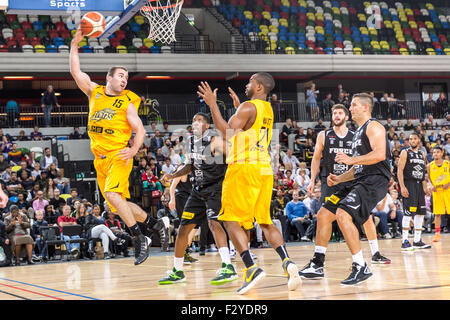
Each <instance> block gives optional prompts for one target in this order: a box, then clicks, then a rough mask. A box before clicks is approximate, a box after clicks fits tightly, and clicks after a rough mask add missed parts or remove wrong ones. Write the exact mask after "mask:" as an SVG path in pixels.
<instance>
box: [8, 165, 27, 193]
mask: <svg viewBox="0 0 450 320" xmlns="http://www.w3.org/2000/svg"><path fill="white" fill-rule="evenodd" d="M5 182H6V181H5ZM6 190H7V191H8V193H9V196H10V197H11V196H17V194H18V193H19V192H22V191H23V190H24V189H23V187H22V185H21V184H20V181H19V179H18V178H17V172H14V171H13V172H11V179H10V180H9V181H7V182H6Z"/></svg>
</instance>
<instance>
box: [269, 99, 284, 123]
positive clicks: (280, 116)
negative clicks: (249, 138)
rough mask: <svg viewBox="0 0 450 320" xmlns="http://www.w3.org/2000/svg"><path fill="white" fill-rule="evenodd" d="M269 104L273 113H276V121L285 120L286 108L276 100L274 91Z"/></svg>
mask: <svg viewBox="0 0 450 320" xmlns="http://www.w3.org/2000/svg"><path fill="white" fill-rule="evenodd" d="M270 104H271V105H272V109H273V110H274V112H275V114H276V115H278V121H285V120H286V110H285V108H284V106H283V105H282V104H281V103H280V101H279V100H278V96H277V95H276V94H275V93H274V94H272V99H271V100H270Z"/></svg>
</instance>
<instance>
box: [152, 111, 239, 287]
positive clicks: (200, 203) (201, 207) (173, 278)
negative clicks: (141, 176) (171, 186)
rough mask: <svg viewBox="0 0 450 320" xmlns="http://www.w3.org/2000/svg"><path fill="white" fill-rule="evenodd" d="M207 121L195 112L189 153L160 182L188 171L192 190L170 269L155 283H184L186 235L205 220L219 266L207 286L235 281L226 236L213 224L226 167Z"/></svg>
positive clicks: (220, 145)
mask: <svg viewBox="0 0 450 320" xmlns="http://www.w3.org/2000/svg"><path fill="white" fill-rule="evenodd" d="M209 126H210V119H209V116H208V115H207V114H204V113H201V112H200V113H197V114H196V115H195V116H194V119H193V123H192V130H193V133H194V134H193V135H192V136H191V137H190V138H189V148H190V152H189V154H188V155H187V161H186V162H185V164H184V165H182V166H181V167H180V168H178V169H177V171H176V172H175V173H173V174H166V175H164V177H163V179H162V180H163V181H164V180H172V179H174V178H177V177H181V176H184V175H186V174H188V173H190V172H192V174H193V176H194V181H193V188H192V191H191V194H190V195H189V198H188V199H187V201H186V205H185V206H184V209H183V214H182V216H181V227H180V229H179V231H178V237H177V240H176V241H175V256H174V267H173V270H172V271H171V272H169V274H168V276H167V277H165V278H163V279H161V280H159V284H174V283H180V282H185V281H186V277H185V275H184V272H183V260H184V252H185V250H186V247H187V242H188V236H189V234H190V233H191V231H192V229H194V227H195V226H196V225H201V224H202V222H203V221H204V219H206V218H207V219H208V225H209V228H210V230H211V233H212V234H213V237H214V240H215V242H216V244H217V247H218V248H219V254H220V257H221V259H222V266H221V268H220V269H219V271H218V275H217V276H216V277H215V278H213V279H212V280H211V284H213V285H220V284H224V283H227V282H231V281H234V280H236V279H237V274H236V272H235V270H234V267H233V265H232V264H231V260H230V252H229V249H228V245H227V235H226V233H225V230H224V229H223V228H222V226H221V224H220V223H219V222H218V221H217V218H218V216H219V212H220V208H221V207H222V204H221V201H222V199H221V198H222V182H223V179H224V176H225V171H226V169H227V165H226V164H225V159H224V154H225V153H224V143H223V139H222V137H219V136H214V135H213V134H212V132H211V131H210V130H209Z"/></svg>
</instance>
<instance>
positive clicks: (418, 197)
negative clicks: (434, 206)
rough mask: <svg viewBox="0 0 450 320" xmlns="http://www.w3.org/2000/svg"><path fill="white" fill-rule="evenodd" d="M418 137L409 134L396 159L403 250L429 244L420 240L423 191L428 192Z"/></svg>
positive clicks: (424, 247)
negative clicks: (410, 237)
mask: <svg viewBox="0 0 450 320" xmlns="http://www.w3.org/2000/svg"><path fill="white" fill-rule="evenodd" d="M419 143H420V138H419V135H418V134H417V133H411V134H410V135H409V145H410V147H409V148H408V149H404V150H402V152H401V153H400V159H399V161H398V170H397V177H398V183H399V184H400V191H401V194H402V197H403V212H404V215H403V219H402V228H403V230H402V247H401V249H402V250H404V251H410V250H414V249H429V248H431V246H430V245H429V244H425V243H423V241H422V225H423V220H424V218H425V214H426V213H427V209H426V206H425V193H428V187H427V182H426V181H425V170H426V164H427V162H426V161H427V160H426V159H427V158H426V157H425V154H424V153H423V151H420V150H419ZM411 217H414V242H413V245H411V243H409V240H408V234H409V224H410V222H411Z"/></svg>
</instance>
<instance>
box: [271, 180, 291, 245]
mask: <svg viewBox="0 0 450 320" xmlns="http://www.w3.org/2000/svg"><path fill="white" fill-rule="evenodd" d="M277 181H278V180H277ZM275 194H276V196H275V198H274V199H273V200H272V203H271V206H270V209H271V216H272V217H273V218H274V219H278V220H280V223H281V229H282V230H281V234H282V235H283V239H284V242H288V241H289V235H288V234H287V231H288V230H289V228H288V224H289V219H288V217H287V216H286V215H285V214H284V210H285V208H286V205H287V204H288V202H289V198H288V197H286V196H285V195H284V194H283V191H281V190H280V189H276V191H275Z"/></svg>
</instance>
